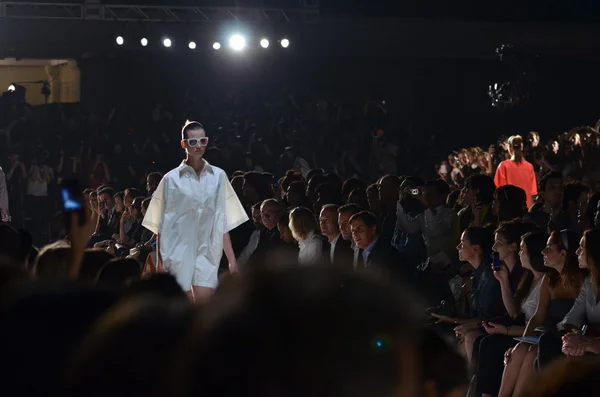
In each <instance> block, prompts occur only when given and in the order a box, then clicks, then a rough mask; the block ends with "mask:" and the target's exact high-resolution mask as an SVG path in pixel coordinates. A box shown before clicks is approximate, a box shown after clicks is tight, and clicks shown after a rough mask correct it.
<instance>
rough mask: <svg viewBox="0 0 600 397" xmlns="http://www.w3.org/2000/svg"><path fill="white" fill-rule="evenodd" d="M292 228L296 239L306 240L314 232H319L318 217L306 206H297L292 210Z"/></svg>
mask: <svg viewBox="0 0 600 397" xmlns="http://www.w3.org/2000/svg"><path fill="white" fill-rule="evenodd" d="M289 226H290V230H291V231H292V236H294V239H296V241H302V240H305V239H306V237H307V236H308V235H309V234H310V233H311V232H312V233H319V232H320V231H319V224H318V223H317V218H315V215H314V214H313V213H312V211H311V210H309V209H308V208H306V207H296V208H294V209H293V210H292V212H290V225H289Z"/></svg>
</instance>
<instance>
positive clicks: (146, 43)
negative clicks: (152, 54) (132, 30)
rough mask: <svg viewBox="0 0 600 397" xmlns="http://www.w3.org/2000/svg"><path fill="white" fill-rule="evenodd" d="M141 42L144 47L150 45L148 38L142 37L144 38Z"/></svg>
mask: <svg viewBox="0 0 600 397" xmlns="http://www.w3.org/2000/svg"><path fill="white" fill-rule="evenodd" d="M140 44H141V45H142V47H146V46H147V45H148V39H147V38H145V37H142V39H141V40H140Z"/></svg>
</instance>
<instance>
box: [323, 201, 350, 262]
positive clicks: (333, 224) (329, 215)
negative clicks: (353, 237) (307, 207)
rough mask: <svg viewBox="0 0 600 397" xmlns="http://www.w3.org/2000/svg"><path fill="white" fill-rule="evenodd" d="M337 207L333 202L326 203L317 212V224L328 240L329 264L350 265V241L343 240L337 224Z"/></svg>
mask: <svg viewBox="0 0 600 397" xmlns="http://www.w3.org/2000/svg"><path fill="white" fill-rule="evenodd" d="M338 209H339V207H338V206H337V205H335V204H326V205H324V206H323V208H322V209H321V213H320V214H319V226H320V227H321V234H322V235H323V236H325V237H326V238H327V241H328V242H329V255H328V258H329V261H330V263H331V264H333V265H336V266H342V267H350V266H351V264H352V257H353V252H352V248H351V247H350V241H349V240H344V238H343V237H342V235H341V233H340V228H339V225H338Z"/></svg>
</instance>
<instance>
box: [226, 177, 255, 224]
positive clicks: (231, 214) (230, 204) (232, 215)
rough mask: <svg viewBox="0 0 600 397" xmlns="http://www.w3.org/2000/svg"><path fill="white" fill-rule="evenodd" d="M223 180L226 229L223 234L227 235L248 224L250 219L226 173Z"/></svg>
mask: <svg viewBox="0 0 600 397" xmlns="http://www.w3.org/2000/svg"><path fill="white" fill-rule="evenodd" d="M221 179H222V181H221V183H223V184H224V185H225V206H224V207H225V229H223V232H224V233H227V232H229V231H230V230H233V229H235V228H236V227H238V226H239V225H241V224H242V223H244V222H246V221H247V220H248V219H249V218H248V214H247V213H246V210H245V209H244V206H242V203H240V200H239V199H238V196H237V194H235V191H234V190H233V187H232V186H231V183H229V179H227V175H225V173H223V176H222V178H221Z"/></svg>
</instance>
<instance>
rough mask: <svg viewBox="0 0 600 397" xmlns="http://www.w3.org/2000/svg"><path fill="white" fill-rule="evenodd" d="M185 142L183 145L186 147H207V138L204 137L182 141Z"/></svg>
mask: <svg viewBox="0 0 600 397" xmlns="http://www.w3.org/2000/svg"><path fill="white" fill-rule="evenodd" d="M183 141H184V142H185V145H186V146H187V147H196V146H206V145H208V138H207V137H204V138H190V139H184V140H183Z"/></svg>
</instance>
